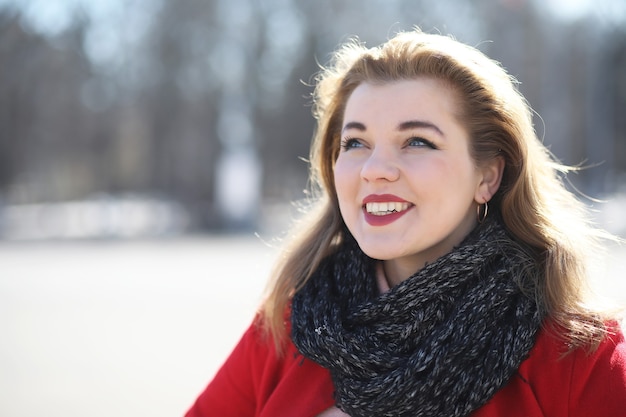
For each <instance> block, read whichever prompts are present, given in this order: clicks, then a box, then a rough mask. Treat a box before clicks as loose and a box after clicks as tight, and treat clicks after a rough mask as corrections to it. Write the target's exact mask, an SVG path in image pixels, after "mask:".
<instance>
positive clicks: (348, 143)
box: [341, 138, 363, 150]
mask: <svg viewBox="0 0 626 417" xmlns="http://www.w3.org/2000/svg"><path fill="white" fill-rule="evenodd" d="M362 147H363V144H362V143H361V142H359V141H358V140H357V139H353V138H347V139H344V140H342V141H341V148H342V149H343V150H348V149H354V148H362Z"/></svg>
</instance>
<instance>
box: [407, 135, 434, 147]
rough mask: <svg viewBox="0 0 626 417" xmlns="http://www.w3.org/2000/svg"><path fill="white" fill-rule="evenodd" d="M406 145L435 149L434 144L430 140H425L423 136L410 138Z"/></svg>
mask: <svg viewBox="0 0 626 417" xmlns="http://www.w3.org/2000/svg"><path fill="white" fill-rule="evenodd" d="M407 146H409V147H417V148H423V147H427V148H432V149H437V148H436V146H435V145H434V144H433V143H432V142H431V141H429V140H426V139H424V138H411V139H409V140H408V141H407Z"/></svg>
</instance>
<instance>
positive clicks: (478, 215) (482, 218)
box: [476, 201, 489, 224]
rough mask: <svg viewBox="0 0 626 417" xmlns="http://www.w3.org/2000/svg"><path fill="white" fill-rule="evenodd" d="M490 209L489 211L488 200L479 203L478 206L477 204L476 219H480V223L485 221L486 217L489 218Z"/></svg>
mask: <svg viewBox="0 0 626 417" xmlns="http://www.w3.org/2000/svg"><path fill="white" fill-rule="evenodd" d="M482 206H485V208H484V210H481V209H480V208H481V207H482ZM488 211H489V206H488V205H487V202H486V201H485V202H484V204H479V205H478V206H476V220H478V223H479V224H480V223H482V222H484V221H485V219H486V218H487V212H488ZM481 212H482V213H481Z"/></svg>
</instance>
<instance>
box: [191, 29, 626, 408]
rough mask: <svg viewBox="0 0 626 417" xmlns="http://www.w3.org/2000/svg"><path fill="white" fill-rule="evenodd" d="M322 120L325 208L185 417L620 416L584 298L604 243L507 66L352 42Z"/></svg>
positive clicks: (319, 174)
mask: <svg viewBox="0 0 626 417" xmlns="http://www.w3.org/2000/svg"><path fill="white" fill-rule="evenodd" d="M314 115H315V116H316V118H317V122H318V126H317V130H316V135H315V138H314V141H313V144H312V149H311V168H312V170H311V172H312V178H311V179H312V182H313V183H314V184H316V185H318V186H319V189H318V191H319V205H318V208H317V210H312V211H311V213H310V217H308V218H307V219H305V221H304V223H303V224H304V228H303V229H299V230H297V231H296V232H295V233H294V239H293V242H292V243H291V245H290V246H289V247H287V248H286V252H285V256H284V258H283V259H282V260H281V263H279V264H278V266H277V268H276V272H275V274H274V281H273V282H272V284H271V286H270V290H269V294H268V297H267V299H266V301H265V302H264V304H263V306H262V309H261V311H260V313H259V315H258V317H257V319H256V320H255V321H254V323H253V324H252V325H251V326H250V328H249V330H248V331H247V332H246V333H245V335H244V336H243V338H242V339H241V341H240V343H239V344H238V346H237V347H236V348H235V350H234V351H233V352H232V354H231V356H230V357H229V358H228V359H227V361H226V362H225V364H224V365H223V367H222V368H221V370H220V371H219V372H218V373H217V375H216V376H215V378H214V379H213V381H212V382H211V383H210V384H209V385H208V387H207V388H206V390H205V391H204V392H203V393H202V394H201V395H200V396H199V397H198V399H197V401H196V403H195V404H194V405H193V406H192V408H191V409H190V410H189V412H188V414H187V416H189V417H201V416H213V415H219V416H233V417H234V416H266V417H269V416H272V417H280V416H285V417H287V416H303V417H315V416H346V415H347V416H351V417H371V416H397V417H408V416H417V415H420V416H447V417H461V416H472V417H492V416H507V417H510V416H513V417H517V416H519V417H522V416H524V417H539V416H544V415H549V416H552V417H561V416H562V417H565V416H569V417H571V416H581V417H582V416H589V415H602V416H605V417H619V416H623V410H625V409H626V342H625V341H624V336H623V334H622V331H621V329H620V327H619V324H618V323H617V321H616V317H615V316H614V315H612V314H610V313H609V312H606V311H603V310H602V309H596V308H591V307H590V305H592V304H591V303H590V301H591V300H590V297H589V294H588V293H587V292H585V291H584V288H585V282H586V272H585V266H586V262H587V259H586V255H587V252H589V251H590V250H591V249H593V248H594V246H595V244H596V241H597V238H598V237H599V236H602V235H603V234H602V232H601V231H599V230H597V229H595V228H594V227H593V226H592V225H591V224H590V223H589V222H588V221H587V218H586V215H585V212H584V209H583V206H582V205H581V203H580V202H578V201H577V199H576V198H575V197H574V196H573V195H572V194H570V193H569V192H568V191H567V190H566V189H565V187H564V186H563V185H562V183H561V181H560V177H559V173H560V172H567V171H568V168H567V167H564V166H560V165H558V164H557V163H556V162H554V161H553V160H551V158H550V156H549V152H548V151H547V150H546V148H545V147H544V146H543V144H542V143H541V142H540V141H539V140H538V138H537V136H536V135H535V132H534V130H533V126H532V123H531V111H530V108H529V106H528V105H527V103H526V101H525V100H524V98H523V97H522V96H521V94H520V93H519V92H518V91H517V89H516V88H515V84H514V82H513V80H512V79H511V78H510V77H509V75H508V74H507V73H506V72H505V71H504V70H503V69H502V67H501V66H500V65H498V64H497V63H496V62H494V61H492V60H490V59H489V58H488V57H486V56H485V55H483V54H482V53H481V52H479V51H478V50H476V49H474V48H471V47H469V46H467V45H464V44H462V43H459V42H456V41H454V40H453V39H451V38H449V37H445V36H440V35H428V34H424V33H422V32H420V31H417V30H416V31H414V32H410V33H400V34H398V35H397V36H395V37H394V38H392V39H391V40H389V41H388V42H386V43H385V44H383V45H381V46H380V47H377V48H371V49H367V48H365V47H364V46H363V45H361V44H359V43H358V42H350V43H348V44H346V45H344V46H343V47H342V48H340V49H339V50H338V51H337V52H336V54H335V56H334V60H333V61H332V62H331V64H330V65H329V66H328V67H327V68H326V69H324V70H323V71H322V72H321V73H320V74H319V76H318V78H317V85H316V90H315V107H314ZM553 381H559V384H557V385H556V386H555V385H554V384H553ZM512 404H514V406H513V405H512Z"/></svg>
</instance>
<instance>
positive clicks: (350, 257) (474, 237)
mask: <svg viewBox="0 0 626 417" xmlns="http://www.w3.org/2000/svg"><path fill="white" fill-rule="evenodd" d="M347 235H348V236H349V234H347ZM375 265H376V261H375V260H373V259H371V258H368V257H367V256H366V255H365V254H363V252H362V251H361V250H360V249H359V247H358V245H357V244H356V242H355V241H354V239H353V238H352V237H348V238H346V239H345V242H344V243H342V244H341V245H340V246H339V248H338V250H337V252H336V253H334V254H333V255H331V256H329V257H328V258H326V260H325V261H323V262H322V264H321V265H320V267H319V268H318V270H317V271H316V272H315V274H314V275H313V276H312V277H311V278H310V280H309V281H308V282H307V283H306V284H305V285H304V287H303V288H302V289H301V290H300V291H298V292H297V293H296V294H295V296H294V298H293V302H292V314H291V322H292V340H293V342H294V344H295V345H296V347H297V348H298V350H299V351H300V353H301V354H302V355H304V356H305V357H307V358H309V359H311V360H313V361H315V362H317V363H318V364H320V365H321V366H323V367H325V368H327V369H329V370H330V373H331V376H332V379H333V383H334V386H335V390H336V392H335V397H336V402H337V406H338V407H339V408H340V409H341V410H343V411H344V412H346V413H347V414H349V415H350V416H351V417H392V416H393V417H409V416H411V417H416V416H441V417H457V416H467V415H469V414H470V413H471V412H472V411H474V410H476V409H477V408H479V407H481V406H482V405H484V404H485V403H486V402H487V401H488V400H489V399H490V398H491V397H492V396H493V395H494V394H495V393H496V391H498V390H499V389H500V388H502V387H503V386H504V385H505V384H506V383H507V381H508V380H509V378H511V376H512V375H513V374H514V373H515V372H516V370H517V369H518V367H519V365H520V363H521V362H522V361H523V360H524V359H525V358H526V357H527V356H528V352H529V351H530V349H531V348H532V346H533V344H534V341H535V336H536V334H537V331H538V329H539V327H540V325H541V320H542V316H543V314H542V312H541V309H539V308H538V307H537V305H536V302H535V301H534V300H533V298H532V294H533V292H534V291H535V288H536V282H537V279H538V276H539V272H538V268H537V266H536V262H535V261H534V260H533V258H532V257H531V256H530V255H529V254H528V253H527V252H526V251H524V250H523V249H522V248H521V247H520V246H519V245H517V244H516V243H515V242H514V241H513V240H512V239H511V238H510V237H509V236H508V235H507V233H506V232H505V230H504V228H503V227H502V226H501V225H500V223H499V222H498V221H494V220H488V221H487V222H485V223H483V224H481V225H479V227H477V228H476V229H475V230H474V231H473V232H472V233H471V234H470V235H469V236H468V237H467V238H466V239H465V240H464V242H463V243H462V244H461V245H460V246H459V247H457V248H455V249H454V250H453V251H452V252H450V253H448V254H447V255H445V256H443V257H441V258H439V259H438V260H436V261H435V262H433V263H432V264H429V265H426V266H425V267H424V268H422V269H421V270H419V271H418V272H417V273H416V274H415V275H413V276H412V277H410V278H409V279H407V280H405V281H404V282H402V283H401V284H399V285H397V286H395V287H394V288H392V289H391V290H390V291H389V292H387V293H384V294H380V293H379V290H378V287H377V284H376V279H375ZM529 294H531V296H529Z"/></svg>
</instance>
